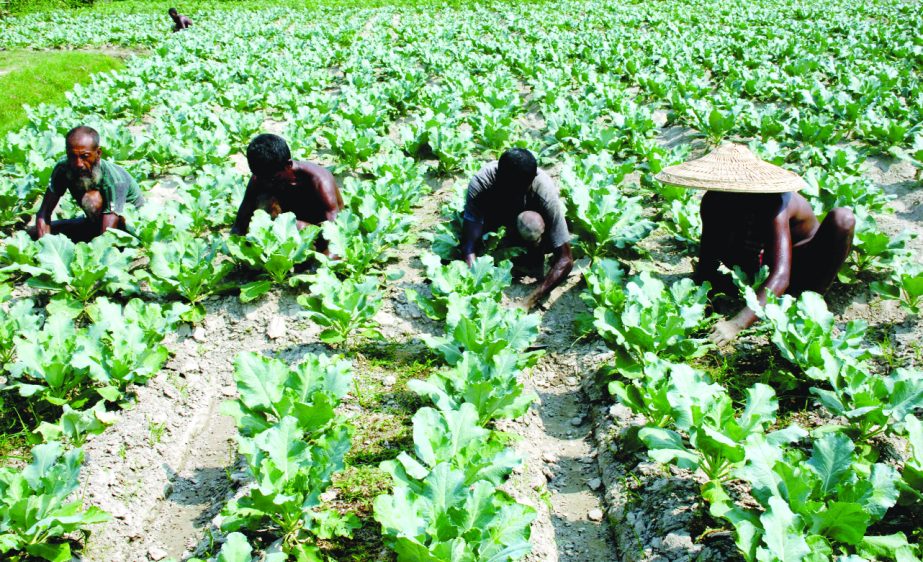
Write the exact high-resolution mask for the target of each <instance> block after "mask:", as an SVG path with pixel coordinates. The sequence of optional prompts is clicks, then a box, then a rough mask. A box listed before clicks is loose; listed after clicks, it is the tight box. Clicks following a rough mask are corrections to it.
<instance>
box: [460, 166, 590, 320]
mask: <svg viewBox="0 0 923 562" xmlns="http://www.w3.org/2000/svg"><path fill="white" fill-rule="evenodd" d="M501 226H503V227H505V228H506V231H507V233H508V234H507V238H508V239H507V241H508V242H510V243H512V244H514V245H517V246H522V247H524V248H525V249H526V250H527V260H528V261H532V262H533V263H538V264H541V265H544V261H545V259H544V258H545V255H546V254H548V253H551V254H552V259H551V268H550V270H549V271H548V274H547V275H546V276H545V278H544V279H543V280H542V282H541V284H540V285H539V286H538V288H536V289H535V291H533V292H532V294H530V295H529V296H528V297H527V298H526V300H525V301H524V302H523V305H524V306H525V307H526V308H532V307H534V306H535V305H536V304H538V303H539V302H540V301H541V300H542V299H543V298H545V297H546V296H547V295H548V294H549V293H550V292H551V290H552V289H554V288H555V287H557V286H558V285H560V284H561V283H562V282H564V280H565V279H567V276H568V274H569V273H570V271H571V269H572V268H573V266H574V259H573V257H572V255H571V248H570V232H569V231H568V229H567V223H566V222H565V220H564V205H563V203H562V202H561V198H560V196H559V194H558V188H557V187H556V186H555V184H554V182H553V181H552V180H551V178H550V177H548V174H546V173H545V172H544V171H543V170H540V169H538V164H537V163H536V161H535V157H534V156H533V155H532V153H531V152H529V151H528V150H525V149H522V148H513V149H511V150H507V151H506V152H504V153H503V154H502V155H501V156H500V160H498V161H494V162H490V163H488V164H487V165H485V166H484V167H483V168H481V170H480V171H479V172H478V173H476V174H475V175H474V177H473V178H472V179H471V182H470V183H469V184H468V194H467V197H466V199H465V212H464V223H463V227H462V237H461V254H462V257H463V259H464V260H465V261H466V262H467V263H468V265H473V264H474V260H475V255H476V252H477V250H478V243H479V242H480V241H481V237H482V236H483V235H484V233H485V232H492V231H495V230H497V229H498V228H499V227H501Z"/></svg>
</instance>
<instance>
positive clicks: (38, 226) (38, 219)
mask: <svg viewBox="0 0 923 562" xmlns="http://www.w3.org/2000/svg"><path fill="white" fill-rule="evenodd" d="M60 200H61V196H60V195H58V194H57V193H55V192H54V191H52V190H51V189H49V190H47V191H45V196H44V197H42V204H41V205H40V206H39V208H38V212H37V213H35V238H36V239H39V238H41V237H42V236H45V235H46V234H51V213H52V212H54V210H55V208H56V207H57V206H58V201H60Z"/></svg>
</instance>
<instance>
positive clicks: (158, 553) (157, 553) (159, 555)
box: [147, 546, 167, 562]
mask: <svg viewBox="0 0 923 562" xmlns="http://www.w3.org/2000/svg"><path fill="white" fill-rule="evenodd" d="M147 557H148V558H150V559H151V560H154V562H157V561H158V560H163V559H164V558H166V557H167V551H166V550H164V549H162V548H160V547H159V546H152V547H151V548H149V549H148V550H147Z"/></svg>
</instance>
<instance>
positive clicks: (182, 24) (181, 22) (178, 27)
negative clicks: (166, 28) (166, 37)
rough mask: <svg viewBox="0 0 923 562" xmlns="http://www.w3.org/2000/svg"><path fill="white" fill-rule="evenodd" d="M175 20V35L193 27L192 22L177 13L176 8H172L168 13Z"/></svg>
mask: <svg viewBox="0 0 923 562" xmlns="http://www.w3.org/2000/svg"><path fill="white" fill-rule="evenodd" d="M168 13H169V14H170V17H171V18H173V33H176V32H177V31H182V30H184V29H188V28H189V27H190V26H191V25H192V20H191V19H189V18H187V17H186V16H184V15H183V14H181V13H179V12H177V11H176V8H170V11H169V12H168Z"/></svg>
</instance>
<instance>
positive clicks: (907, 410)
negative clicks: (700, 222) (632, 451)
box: [586, 261, 923, 561]
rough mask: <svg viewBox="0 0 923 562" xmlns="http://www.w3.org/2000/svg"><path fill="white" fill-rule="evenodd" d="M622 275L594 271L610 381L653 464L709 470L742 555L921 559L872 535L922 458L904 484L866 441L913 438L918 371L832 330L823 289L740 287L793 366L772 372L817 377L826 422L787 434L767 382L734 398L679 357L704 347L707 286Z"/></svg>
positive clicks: (854, 333) (892, 540) (922, 397)
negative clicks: (738, 486) (889, 366)
mask: <svg viewBox="0 0 923 562" xmlns="http://www.w3.org/2000/svg"><path fill="white" fill-rule="evenodd" d="M624 277H625V276H624V274H623V272H622V270H621V269H620V268H619V267H618V265H617V264H615V263H614V262H605V261H604V262H600V263H598V264H597V265H595V266H594V267H592V268H590V269H589V270H588V271H587V272H586V279H587V286H588V290H587V292H586V299H587V302H588V304H590V305H591V307H593V311H594V314H593V316H594V326H595V328H596V329H597V330H598V331H599V334H600V335H601V336H602V337H603V339H604V340H605V341H606V342H607V344H609V345H610V346H611V347H612V348H613V350H614V351H616V360H615V362H614V365H613V368H612V376H613V380H612V382H610V385H609V389H610V391H611V392H612V393H613V394H614V395H615V396H616V397H617V398H618V399H619V401H620V402H622V403H623V404H625V405H626V406H628V407H629V408H631V409H632V411H634V412H636V413H639V414H643V415H644V417H645V419H646V420H647V425H645V426H644V427H643V428H642V429H641V430H640V431H639V433H638V437H639V438H640V440H641V441H643V443H644V444H645V445H646V446H647V448H648V449H649V452H650V455H651V456H652V457H653V458H654V459H656V460H658V461H660V462H664V463H672V464H675V465H676V466H678V467H680V468H685V469H691V470H701V471H702V472H703V473H704V475H705V476H706V477H707V482H706V483H705V484H703V485H702V489H701V492H702V496H703V498H704V499H705V500H706V501H707V502H708V503H709V505H710V512H711V514H712V516H714V517H716V518H719V519H723V520H725V521H727V522H728V523H729V524H731V525H732V526H733V527H734V528H735V531H736V532H735V540H736V542H737V545H738V547H739V548H740V550H741V553H742V554H743V556H744V558H745V559H746V560H789V559H794V560H816V561H821V560H831V559H833V558H836V557H837V556H839V555H842V554H847V553H848V554H851V555H853V556H855V557H857V558H856V559H859V558H858V557H862V559H870V558H871V559H880V558H886V559H898V560H917V559H919V558H918V557H919V556H920V552H919V550H918V548H917V547H915V546H912V545H911V544H910V543H908V541H907V537H906V535H904V534H903V533H895V534H891V535H886V536H875V535H868V536H867V535H866V529H867V528H868V527H869V526H871V525H872V524H874V523H876V522H878V521H880V520H881V519H882V518H883V517H885V516H886V514H887V512H888V510H889V508H891V507H893V506H894V505H895V504H896V503H897V502H898V501H899V499H901V493H902V492H903V493H904V496H903V501H908V502H913V501H919V498H921V497H923V496H921V495H920V490H919V489H918V488H919V484H920V483H919V478H918V475H917V473H916V472H914V469H913V466H915V464H916V463H917V462H918V460H917V459H916V456H912V457H911V458H910V459H908V461H907V463H906V465H905V466H907V467H910V469H909V471H908V472H909V475H908V477H907V478H904V477H902V473H901V470H900V469H899V467H898V468H896V467H894V466H892V465H891V464H886V463H883V462H878V451H877V449H876V448H875V447H874V446H872V445H871V444H870V441H869V440H870V439H872V438H873V437H875V436H877V435H880V434H888V435H896V436H904V437H905V438H908V439H910V440H911V441H912V442H913V440H915V439H918V436H917V435H916V433H915V432H917V431H918V427H919V424H920V422H919V420H918V419H917V418H916V417H915V416H914V411H915V410H917V409H918V408H920V407H921V406H923V376H921V373H920V372H919V371H910V370H905V369H898V370H896V371H894V372H893V373H891V374H889V375H887V376H882V375H880V374H877V373H875V372H874V370H873V369H872V366H871V365H870V364H869V363H868V359H869V358H870V357H872V356H873V355H874V354H875V350H874V349H871V348H867V347H866V346H865V343H864V341H865V339H866V337H865V326H864V324H863V323H860V322H851V323H849V324H848V325H847V326H845V327H844V328H843V329H842V330H841V331H840V334H839V335H837V333H836V332H837V330H836V329H835V328H834V325H833V315H832V314H831V313H830V312H829V311H828V310H827V308H826V305H825V304H824V302H823V299H822V298H821V297H820V296H819V295H817V294H815V293H805V294H803V295H802V296H801V297H799V298H798V299H793V298H792V297H790V296H786V297H784V298H783V299H782V300H781V301H779V302H770V303H769V304H767V305H766V306H765V307H759V305H758V303H757V302H756V299H755V294H754V293H753V291H752V289H750V288H749V287H746V289H747V294H748V299H747V301H748V303H750V305H751V306H754V307H757V309H758V310H759V314H760V316H761V317H762V318H763V320H764V327H763V328H762V329H763V330H766V331H768V332H769V334H770V338H771V340H772V342H773V343H774V344H775V346H776V347H777V348H778V349H779V351H780V353H781V355H782V357H783V358H784V359H785V360H786V362H787V365H788V366H789V369H790V370H783V371H782V372H780V373H778V374H777V377H778V380H779V381H780V382H782V383H783V388H784V384H785V381H786V380H787V381H788V383H789V384H801V383H803V382H805V381H810V382H809V384H812V385H814V386H812V387H811V389H810V392H811V394H812V395H814V397H815V398H816V401H817V404H818V405H819V406H821V407H823V408H824V409H826V411H827V415H828V416H829V417H830V419H831V422H830V423H828V424H826V425H823V426H821V427H817V428H814V429H812V430H811V431H810V432H809V431H806V430H805V429H802V428H801V427H799V426H798V425H796V424H791V425H789V426H787V427H784V428H779V427H778V410H779V404H778V400H777V398H776V391H774V390H773V388H772V387H770V386H767V385H765V384H762V383H757V384H755V385H754V386H752V387H750V388H748V389H746V392H745V394H746V399H745V400H744V402H743V404H742V405H740V406H737V405H736V404H735V403H734V401H733V400H732V398H731V396H730V394H729V392H728V390H727V389H726V388H725V387H723V386H722V385H720V384H717V383H715V382H713V381H712V380H711V379H710V377H709V376H708V375H707V374H706V373H705V372H703V371H701V370H699V369H697V368H695V367H692V366H689V365H684V364H680V363H678V362H679V361H682V360H688V359H689V358H693V357H695V356H697V355H701V354H703V353H705V352H707V351H708V348H707V346H703V345H702V343H701V341H697V340H695V339H694V336H695V335H696V333H698V332H700V331H701V330H702V328H704V326H705V325H706V323H707V322H708V317H707V316H705V315H704V310H705V309H704V305H705V300H704V299H705V291H706V289H707V288H706V287H700V288H698V289H696V288H695V287H694V286H693V285H692V284H691V282H690V281H689V280H682V281H678V282H676V283H674V284H673V286H672V287H671V288H670V290H669V291H667V290H665V287H664V285H663V283H662V282H660V281H658V280H656V279H654V278H652V277H651V276H650V275H649V274H647V273H642V274H641V275H639V276H637V277H635V278H632V279H631V280H628V281H626V280H625V278H624ZM645 328H648V329H645ZM917 448H918V447H916V448H914V450H913V455H918V452H917V450H916V449H917ZM738 481H742V482H745V483H746V484H747V485H748V486H749V495H750V497H752V499H753V500H755V501H756V502H757V503H758V505H759V507H758V508H753V507H745V505H748V504H746V502H743V503H742V502H741V498H740V497H739V496H737V495H733V494H732V492H731V491H730V489H731V487H730V486H731V484H732V483H734V482H738ZM837 559H839V558H837Z"/></svg>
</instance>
